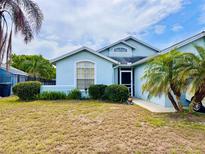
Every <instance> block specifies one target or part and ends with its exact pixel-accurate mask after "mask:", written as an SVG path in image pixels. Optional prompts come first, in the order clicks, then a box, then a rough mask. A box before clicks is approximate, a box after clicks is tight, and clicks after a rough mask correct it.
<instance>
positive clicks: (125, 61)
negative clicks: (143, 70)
mask: <svg viewBox="0 0 205 154" xmlns="http://www.w3.org/2000/svg"><path fill="white" fill-rule="evenodd" d="M110 58H112V59H114V60H116V61H119V62H120V63H121V64H128V63H135V62H137V61H139V60H141V59H144V58H146V57H142V56H136V57H110Z"/></svg>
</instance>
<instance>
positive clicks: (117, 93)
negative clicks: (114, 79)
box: [105, 84, 129, 103]
mask: <svg viewBox="0 0 205 154" xmlns="http://www.w3.org/2000/svg"><path fill="white" fill-rule="evenodd" d="M105 96H106V98H107V99H108V100H110V101H112V102H120V103H122V102H125V101H127V99H128V97H129V91H128V88H127V87H126V86H123V85H115V84H114V85H110V86H108V87H107V88H106V89H105Z"/></svg>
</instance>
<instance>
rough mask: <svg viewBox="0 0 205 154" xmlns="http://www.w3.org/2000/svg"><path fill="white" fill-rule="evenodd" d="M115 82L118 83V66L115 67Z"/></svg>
mask: <svg viewBox="0 0 205 154" xmlns="http://www.w3.org/2000/svg"><path fill="white" fill-rule="evenodd" d="M114 83H115V84H118V68H115V69H114Z"/></svg>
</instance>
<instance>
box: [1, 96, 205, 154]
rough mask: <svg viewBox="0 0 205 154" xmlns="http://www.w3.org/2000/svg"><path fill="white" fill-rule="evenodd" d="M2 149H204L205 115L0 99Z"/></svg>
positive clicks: (34, 151) (178, 151)
mask: <svg viewBox="0 0 205 154" xmlns="http://www.w3.org/2000/svg"><path fill="white" fill-rule="evenodd" d="M0 153H12V154H13V153H29V154H32V153H114V154H115V153H180V154H181V153H205V115H202V114H194V115H190V114H188V113H183V114H178V113H171V114H154V113H151V112H149V111H147V110H144V109H143V108H140V107H138V106H128V105H120V104H111V103H102V102H98V101H34V102H19V101H18V100H17V98H16V97H10V98H6V99H0Z"/></svg>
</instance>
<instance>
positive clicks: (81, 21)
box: [14, 0, 183, 58]
mask: <svg viewBox="0 0 205 154" xmlns="http://www.w3.org/2000/svg"><path fill="white" fill-rule="evenodd" d="M35 1H36V2H37V3H38V4H39V6H40V8H42V10H43V13H44V16H45V20H44V24H43V27H42V30H41V34H40V36H38V37H37V38H36V40H34V41H33V42H32V43H31V44H29V45H27V46H25V45H24V44H23V43H20V42H19V37H16V39H14V41H15V44H14V51H15V52H17V53H24V54H26V53H28V54H31V53H41V54H43V55H44V56H46V57H48V58H53V57H55V56H56V55H60V54H62V53H63V52H66V51H67V52H68V51H71V50H72V49H73V48H75V47H79V46H82V45H84V46H85V45H87V46H89V47H91V48H94V49H97V48H100V47H102V46H104V45H106V44H108V43H110V42H113V41H116V40H118V39H120V38H122V37H125V36H126V35H128V34H134V35H136V36H137V37H140V34H141V33H142V32H144V31H146V30H147V29H148V28H150V27H151V26H154V25H156V24H157V23H158V22H160V21H161V20H163V19H165V18H166V17H167V16H169V15H170V14H172V13H175V12H177V11H179V10H180V9H181V8H182V6H183V0H175V1H173V0H137V1H134V0H59V1H49V3H47V2H45V0H35ZM162 29H163V28H162V27H161V31H162ZM156 32H158V33H160V27H158V29H156Z"/></svg>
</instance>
